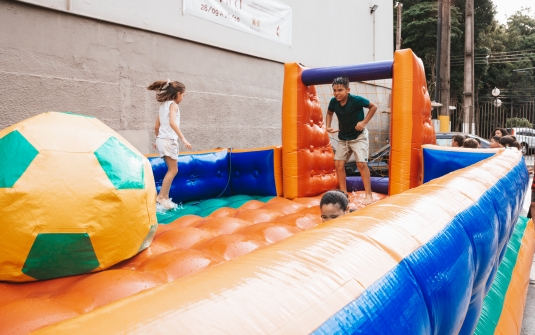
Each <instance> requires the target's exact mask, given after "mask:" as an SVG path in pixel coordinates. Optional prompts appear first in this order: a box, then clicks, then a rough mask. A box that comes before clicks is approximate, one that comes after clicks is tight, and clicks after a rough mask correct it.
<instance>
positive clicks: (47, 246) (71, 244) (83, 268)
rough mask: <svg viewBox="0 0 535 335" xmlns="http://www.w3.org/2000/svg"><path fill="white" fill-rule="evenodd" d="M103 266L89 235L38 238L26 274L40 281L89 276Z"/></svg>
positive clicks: (48, 234) (49, 234) (46, 235)
mask: <svg viewBox="0 0 535 335" xmlns="http://www.w3.org/2000/svg"><path fill="white" fill-rule="evenodd" d="M98 266H99V261H98V259H97V256H96V255H95V251H94V249H93V245H92V244H91V239H90V238H89V235H88V234H86V233H65V234H63V233H43V234H39V235H37V237H36V238H35V241H34V242H33V245H32V248H31V250H30V253H29V254H28V257H27V258H26V262H24V267H23V268H22V272H23V273H25V274H26V275H28V276H30V277H32V278H35V279H37V280H44V279H52V278H58V277H65V276H73V275H78V274H82V273H88V272H91V271H92V270H94V269H96V268H97V267H98Z"/></svg>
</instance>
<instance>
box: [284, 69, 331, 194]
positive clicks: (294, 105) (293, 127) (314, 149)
mask: <svg viewBox="0 0 535 335" xmlns="http://www.w3.org/2000/svg"><path fill="white" fill-rule="evenodd" d="M303 69H304V68H303V67H302V66H301V65H299V64H297V63H288V64H285V65H284V90H283V96H282V150H283V151H282V166H283V168H282V171H283V189H284V196H285V197H286V198H288V199H293V198H296V197H310V196H315V195H317V194H320V193H323V192H325V191H328V190H331V189H334V188H336V187H337V186H338V179H337V178H336V170H335V168H334V152H333V150H332V148H331V142H330V139H329V135H328V133H327V130H326V129H325V125H324V121H323V112H322V110H321V106H320V103H319V100H318V95H317V93H316V87H315V86H305V85H304V84H303V82H302V81H301V73H302V72H303Z"/></svg>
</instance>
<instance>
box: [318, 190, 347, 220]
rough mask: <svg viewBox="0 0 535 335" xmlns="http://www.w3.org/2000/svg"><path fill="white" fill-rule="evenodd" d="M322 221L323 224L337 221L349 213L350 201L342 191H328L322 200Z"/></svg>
mask: <svg viewBox="0 0 535 335" xmlns="http://www.w3.org/2000/svg"><path fill="white" fill-rule="evenodd" d="M320 211H321V220H322V221H323V222H326V221H329V220H332V219H336V218H337V217H339V216H343V215H346V214H347V213H349V199H348V197H347V194H346V193H344V192H342V191H340V190H332V191H328V192H327V193H325V194H324V195H323V197H321V200H320Z"/></svg>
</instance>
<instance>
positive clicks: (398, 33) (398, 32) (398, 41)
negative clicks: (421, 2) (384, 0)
mask: <svg viewBox="0 0 535 335" xmlns="http://www.w3.org/2000/svg"><path fill="white" fill-rule="evenodd" d="M396 8H397V13H398V18H397V22H396V50H399V49H401V9H402V8H403V4H402V3H399V2H396Z"/></svg>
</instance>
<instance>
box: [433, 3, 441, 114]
mask: <svg viewBox="0 0 535 335" xmlns="http://www.w3.org/2000/svg"><path fill="white" fill-rule="evenodd" d="M441 46H442V2H441V1H438V15H437V58H436V65H435V102H437V103H438V102H439V101H440V48H441ZM439 111H440V108H439V107H435V110H434V111H433V114H432V118H433V119H437V118H438V114H439Z"/></svg>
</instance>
